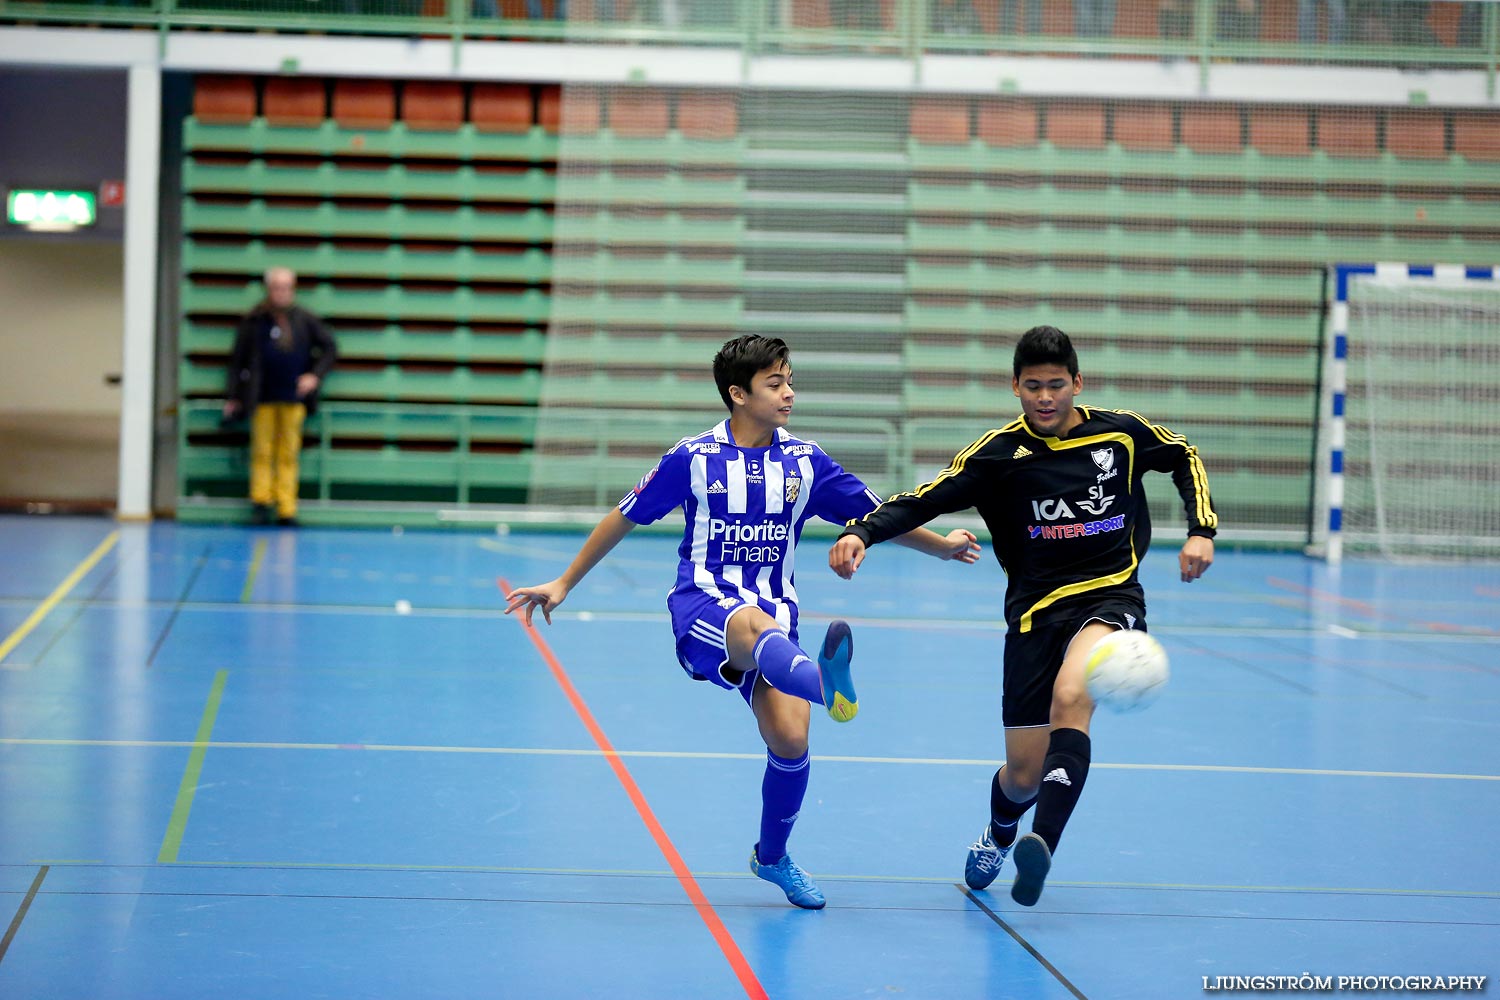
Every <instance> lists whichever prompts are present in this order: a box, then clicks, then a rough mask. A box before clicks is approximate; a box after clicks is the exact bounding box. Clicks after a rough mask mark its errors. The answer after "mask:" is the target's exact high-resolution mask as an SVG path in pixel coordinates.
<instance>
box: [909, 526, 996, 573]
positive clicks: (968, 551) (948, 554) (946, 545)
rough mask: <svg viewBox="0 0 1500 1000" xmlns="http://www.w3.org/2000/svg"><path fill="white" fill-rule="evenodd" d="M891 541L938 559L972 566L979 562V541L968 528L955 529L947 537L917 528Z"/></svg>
mask: <svg viewBox="0 0 1500 1000" xmlns="http://www.w3.org/2000/svg"><path fill="white" fill-rule="evenodd" d="M891 541H893V542H895V543H896V544H897V545H900V546H903V547H904V548H908V549H916V550H917V551H918V552H921V553H923V554H924V555H929V556H935V557H936V558H938V559H945V560H946V559H956V560H958V561H959V562H962V563H969V564H970V565H973V564H974V563H976V562H978V561H979V539H978V538H977V537H975V535H974V532H972V531H970V530H968V529H967V528H955V529H953V530H952V531H950V532H948V533H947V534H946V535H940V534H938V533H937V532H936V531H932V530H931V529H929V528H916V529H915V530H912V531H908V532H907V533H906V534H904V535H897V536H896V537H895V538H892V539H891Z"/></svg>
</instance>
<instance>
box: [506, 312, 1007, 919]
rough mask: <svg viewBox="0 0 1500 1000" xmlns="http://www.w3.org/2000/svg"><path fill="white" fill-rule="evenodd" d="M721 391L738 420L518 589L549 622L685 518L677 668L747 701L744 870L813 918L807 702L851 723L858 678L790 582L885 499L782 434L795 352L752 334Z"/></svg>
mask: <svg viewBox="0 0 1500 1000" xmlns="http://www.w3.org/2000/svg"><path fill="white" fill-rule="evenodd" d="M713 367H714V381H715V382H716V383H717V385H718V388H719V395H720V396H721V397H722V398H723V400H724V405H725V406H727V407H728V408H729V419H728V420H725V421H723V422H722V423H720V424H717V425H716V426H714V427H712V428H710V429H708V430H706V431H704V432H703V433H701V434H697V435H694V436H692V437H687V438H683V439H682V440H681V441H679V442H677V444H676V445H674V446H673V447H672V449H671V450H670V451H668V452H667V453H666V454H665V455H664V456H662V458H661V460H660V461H659V462H657V464H656V466H655V467H654V468H653V469H652V470H651V471H650V472H648V473H646V475H645V476H644V477H643V478H642V479H641V481H640V482H639V483H637V484H636V486H635V488H634V489H632V490H631V491H630V492H629V493H627V494H625V497H624V498H623V499H622V500H621V501H620V503H619V505H618V506H617V508H616V509H615V510H612V511H610V512H609V513H608V514H606V515H605V516H604V519H603V520H601V521H600V522H599V525H598V526H597V527H596V528H595V529H594V531H593V533H592V534H590V535H589V538H588V540H587V541H586V542H584V544H583V548H582V549H581V550H579V553H578V555H577V556H576V557H575V558H574V559H573V562H572V564H571V565H569V566H568V568H567V570H566V571H564V573H563V574H562V576H560V577H558V578H557V579H555V580H552V581H550V582H548V583H544V584H539V585H537V586H532V587H519V588H517V589H516V590H514V591H512V592H511V595H510V604H509V606H508V607H507V609H506V613H507V614H509V613H510V612H512V611H516V610H518V609H521V608H524V609H525V611H524V616H525V620H526V623H527V624H528V625H530V624H531V617H532V613H533V612H534V611H535V610H536V609H537V608H541V610H542V615H543V616H544V617H545V618H546V619H547V621H548V623H549V624H550V623H551V621H552V617H551V613H552V611H553V609H555V608H556V607H557V606H558V605H560V604H561V603H562V602H563V601H564V600H565V599H566V598H567V596H568V593H569V592H570V591H571V590H572V589H573V587H575V586H577V584H578V582H579V581H580V580H582V579H583V578H584V576H585V575H586V574H587V573H588V572H589V571H590V570H591V569H593V568H594V566H595V565H597V564H598V562H599V561H600V560H601V559H603V558H604V556H605V555H606V554H607V553H609V551H610V550H611V549H613V548H614V547H615V546H616V545H617V544H619V542H620V540H621V539H622V538H624V537H625V536H626V535H627V534H629V532H630V531H631V529H632V528H634V527H635V526H636V525H637V524H649V523H651V522H653V521H656V520H659V519H660V518H662V517H664V516H666V515H667V514H669V513H671V512H672V511H674V510H676V509H677V508H679V507H681V508H682V509H683V514H684V522H685V524H684V531H683V537H682V544H681V545H679V546H678V549H677V552H678V569H677V582H676V584H675V585H674V586H673V588H672V590H671V593H669V594H668V596H667V608H668V610H669V611H670V613H671V616H672V634H673V636H674V637H675V638H676V643H677V658H678V661H679V662H680V663H681V664H682V668H683V670H685V671H687V673H688V675H689V676H690V677H692V678H693V679H694V680H707V681H710V682H712V683H714V684H716V685H718V686H719V687H723V688H729V689H731V690H737V691H739V693H740V695H741V696H742V697H743V698H744V699H745V702H746V703H747V704H748V705H749V706H750V709H751V711H752V712H753V713H754V715H755V720H756V723H757V725H758V727H759V729H760V735H761V738H762V739H764V740H765V743H766V750H767V760H766V770H765V776H764V778H763V780H762V783H761V802H762V809H761V828H760V840H759V841H758V842H757V844H756V846H755V848H754V849H753V850H752V851H751V854H750V870H751V871H752V872H754V873H755V874H757V875H759V876H760V877H761V878H763V879H765V880H766V881H768V882H772V883H774V884H775V885H777V886H779V887H780V888H781V889H782V891H783V892H785V893H786V896H787V899H788V900H789V901H791V902H792V903H794V904H796V905H797V906H801V907H805V908H808V909H819V908H821V907H822V906H823V905H824V896H823V893H822V891H821V890H819V889H818V887H817V885H815V884H814V883H813V881H812V880H811V879H810V878H809V877H808V876H807V873H806V872H804V871H803V870H802V869H801V868H800V867H798V866H797V865H796V864H795V863H794V862H793V861H792V859H791V857H790V856H789V855H788V854H787V853H786V843H787V838H788V837H789V835H790V834H791V829H792V824H793V822H794V821H795V820H796V818H797V813H798V811H799V810H800V809H801V807H802V799H803V796H804V794H805V793H806V790H807V778H808V761H809V755H808V729H809V724H810V716H811V712H810V710H809V707H808V706H809V703H812V702H816V703H817V704H819V705H822V706H823V707H824V708H825V709H827V711H828V713H829V714H830V715H831V716H833V718H834V719H836V720H838V721H840V722H847V721H849V720H850V719H852V718H854V715H855V713H856V712H858V710H859V703H858V699H857V698H856V696H855V693H854V686H853V683H852V682H851V680H850V676H849V658H850V655H851V654H852V652H853V645H854V644H853V637H852V636H851V634H850V631H849V626H848V625H847V624H846V623H844V622H842V621H835V622H834V623H832V624H831V625H830V626H829V627H828V634H827V636H826V637H825V638H824V641H823V645H822V648H821V650H820V652H819V656H818V658H817V661H816V664H815V663H814V661H813V659H812V657H809V656H808V655H807V653H805V652H804V651H803V649H802V647H801V645H800V643H799V640H798V637H797V614H798V606H797V589H796V583H795V580H794V579H793V568H794V565H795V557H796V547H797V540H798V539H799V538H800V536H801V534H802V527H803V525H804V524H806V522H807V520H808V518H810V517H813V516H817V517H821V518H823V519H824V520H827V521H831V522H833V523H835V524H840V525H842V524H846V523H848V522H849V521H851V520H853V519H856V518H861V517H864V516H865V515H866V514H868V513H869V512H870V511H872V510H874V509H875V507H876V506H878V505H879V503H880V498H879V497H877V496H876V495H875V494H874V493H871V492H870V490H869V489H868V488H867V487H866V486H865V484H864V483H862V482H860V480H859V477H857V476H855V475H853V474H851V473H849V472H846V471H844V469H843V468H841V467H840V466H839V464H838V463H837V462H835V461H834V460H833V459H831V458H830V457H828V455H827V454H825V453H824V451H823V449H821V448H819V447H818V446H817V444H815V443H814V442H812V441H805V440H802V439H800V438H797V437H794V436H793V435H792V434H791V433H789V432H788V431H787V429H786V424H787V421H788V420H789V419H790V418H791V414H792V404H793V400H794V398H795V396H796V393H795V392H794V391H793V389H792V368H791V360H790V352H789V350H788V348H787V345H786V344H785V343H784V342H783V341H781V340H777V339H773V338H768V337H761V336H755V335H747V336H743V337H739V338H737V339H735V340H731V341H730V342H728V343H727V344H725V345H724V346H723V347H722V348H721V349H720V350H719V353H718V354H717V355H715V357H714V366H713ZM897 541H898V542H900V543H901V544H904V545H907V546H908V547H910V548H914V549H917V550H918V551H921V552H925V553H927V554H929V555H932V556H936V557H937V558H939V559H953V560H957V561H959V562H964V563H973V562H975V561H976V560H977V559H978V556H979V546H978V543H977V542H976V540H975V537H974V535H973V534H972V533H970V532H968V531H965V530H962V529H959V530H955V531H952V532H950V533H949V534H948V535H947V536H943V535H939V534H936V533H935V532H932V531H929V530H927V529H925V528H918V529H916V530H915V531H912V532H910V533H908V534H906V535H904V536H902V537H901V538H900V539H897Z"/></svg>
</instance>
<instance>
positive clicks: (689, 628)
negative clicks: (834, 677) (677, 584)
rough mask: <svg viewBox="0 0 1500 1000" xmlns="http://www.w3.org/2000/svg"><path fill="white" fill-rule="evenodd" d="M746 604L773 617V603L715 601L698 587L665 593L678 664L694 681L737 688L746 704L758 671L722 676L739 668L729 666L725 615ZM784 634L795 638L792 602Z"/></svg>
mask: <svg viewBox="0 0 1500 1000" xmlns="http://www.w3.org/2000/svg"><path fill="white" fill-rule="evenodd" d="M750 607H758V608H760V609H761V610H762V611H764V612H765V613H766V614H768V615H770V616H771V617H772V618H776V611H777V608H776V606H775V605H770V606H767V604H766V602H764V601H759V602H757V603H755V604H747V603H745V602H744V601H742V600H740V599H739V598H737V597H725V598H723V599H722V600H718V601H716V600H714V599H713V598H712V597H710V596H709V595H707V594H705V593H702V592H701V591H700V592H698V593H696V594H691V593H690V594H679V593H673V594H670V595H668V597H667V610H668V611H670V612H671V614H672V635H673V637H674V638H675V639H676V640H677V662H678V663H680V664H682V669H683V670H685V671H687V675H688V676H689V677H691V678H692V679H693V680H695V681H711V682H713V683H714V684H717V685H718V686H719V687H721V688H728V689H729V690H731V691H738V692H739V693H740V697H742V698H744V699H745V704H747V705H748V704H750V696H751V694H752V693H754V691H755V681H756V680H757V679H758V678H759V677H760V671H759V670H750V671H747V672H746V673H745V674H744V676H742V677H734V679H731V678H730V677H726V676H725V672H726V671H728V672H729V673H730V675H731V676H733V675H735V674H738V673H739V672H738V671H737V670H734V669H732V668H731V667H730V666H729V647H728V644H727V642H726V640H725V638H724V634H725V632H726V630H727V629H728V627H729V619H731V618H733V617H734V616H735V615H736V614H737V613H738V612H740V611H743V610H745V609H746V608H750ZM782 614H783V615H786V614H787V612H786V611H783V612H782ZM787 635H788V636H790V637H791V640H792V642H796V641H797V609H796V607H795V606H791V607H790V619H789V627H788V628H787Z"/></svg>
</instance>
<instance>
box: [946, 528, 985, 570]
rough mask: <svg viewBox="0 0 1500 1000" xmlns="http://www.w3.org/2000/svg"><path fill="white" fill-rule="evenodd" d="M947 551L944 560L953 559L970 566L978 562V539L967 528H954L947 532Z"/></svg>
mask: <svg viewBox="0 0 1500 1000" xmlns="http://www.w3.org/2000/svg"><path fill="white" fill-rule="evenodd" d="M947 538H948V551H946V552H944V553H943V558H944V559H954V560H957V561H958V562H961V563H968V564H969V565H970V566H972V565H974V564H975V563H976V562H978V561H979V551H980V550H979V538H978V537H977V536H975V534H974V532H972V531H970V530H969V529H967V528H954V529H953V530H952V531H950V532H948V535H947Z"/></svg>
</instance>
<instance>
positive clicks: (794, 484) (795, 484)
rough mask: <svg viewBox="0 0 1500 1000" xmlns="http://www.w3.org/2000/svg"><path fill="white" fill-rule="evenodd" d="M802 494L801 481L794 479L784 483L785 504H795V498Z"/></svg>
mask: <svg viewBox="0 0 1500 1000" xmlns="http://www.w3.org/2000/svg"><path fill="white" fill-rule="evenodd" d="M801 492H802V480H801V479H798V478H796V477H793V478H791V479H788V480H787V481H786V502H787V503H796V502H797V497H798V495H799V494H801Z"/></svg>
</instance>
